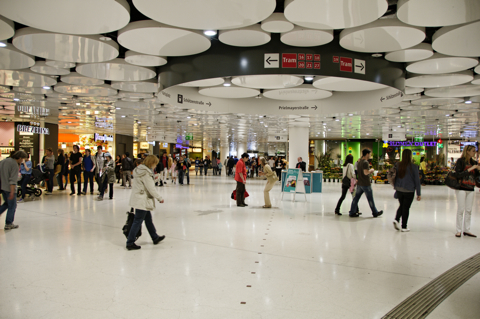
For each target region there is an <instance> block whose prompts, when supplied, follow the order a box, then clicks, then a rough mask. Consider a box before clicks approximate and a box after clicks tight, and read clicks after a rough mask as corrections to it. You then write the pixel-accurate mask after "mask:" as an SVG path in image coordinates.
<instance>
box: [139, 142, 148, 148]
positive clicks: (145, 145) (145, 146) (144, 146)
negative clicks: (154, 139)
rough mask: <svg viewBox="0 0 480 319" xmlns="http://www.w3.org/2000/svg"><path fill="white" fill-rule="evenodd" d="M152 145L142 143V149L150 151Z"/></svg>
mask: <svg viewBox="0 0 480 319" xmlns="http://www.w3.org/2000/svg"><path fill="white" fill-rule="evenodd" d="M149 148H150V144H148V142H140V149H149Z"/></svg>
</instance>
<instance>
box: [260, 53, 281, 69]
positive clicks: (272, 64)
mask: <svg viewBox="0 0 480 319" xmlns="http://www.w3.org/2000/svg"><path fill="white" fill-rule="evenodd" d="M279 61H280V54H279V53H266V54H265V58H264V59H263V63H264V68H278V67H280V62H279Z"/></svg>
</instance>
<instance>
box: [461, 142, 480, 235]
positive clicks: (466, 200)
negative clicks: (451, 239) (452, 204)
mask: <svg viewBox="0 0 480 319" xmlns="http://www.w3.org/2000/svg"><path fill="white" fill-rule="evenodd" d="M475 152H476V150H475V146H473V145H467V146H465V147H464V149H463V152H462V157H460V158H459V159H458V160H457V163H456V164H455V177H457V179H458V181H459V183H460V188H459V189H457V190H455V196H456V197H457V232H456V233H455V237H462V230H463V235H464V236H470V237H477V236H476V235H474V234H472V233H471V232H470V224H471V220H472V207H473V198H474V197H475V194H474V192H473V190H474V188H475V180H476V178H477V177H478V176H479V168H480V167H479V166H478V163H477V162H476V161H475V160H474V159H473V158H474V156H475Z"/></svg>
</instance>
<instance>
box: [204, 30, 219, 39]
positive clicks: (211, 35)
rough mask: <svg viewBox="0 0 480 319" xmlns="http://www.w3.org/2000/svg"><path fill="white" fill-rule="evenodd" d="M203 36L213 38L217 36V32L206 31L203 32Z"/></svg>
mask: <svg viewBox="0 0 480 319" xmlns="http://www.w3.org/2000/svg"><path fill="white" fill-rule="evenodd" d="M203 34H205V35H206V36H208V37H213V36H214V35H216V34H217V31H215V30H205V31H203Z"/></svg>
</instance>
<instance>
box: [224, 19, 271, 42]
mask: <svg viewBox="0 0 480 319" xmlns="http://www.w3.org/2000/svg"><path fill="white" fill-rule="evenodd" d="M218 39H219V40H220V42H222V43H225V44H228V45H231V46H236V47H254V46H259V45H264V44H266V43H268V42H270V39H271V37H270V33H268V32H265V31H263V30H262V28H261V26H260V25H258V24H255V25H252V26H248V27H244V28H242V29H233V30H220V34H219V36H218Z"/></svg>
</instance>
